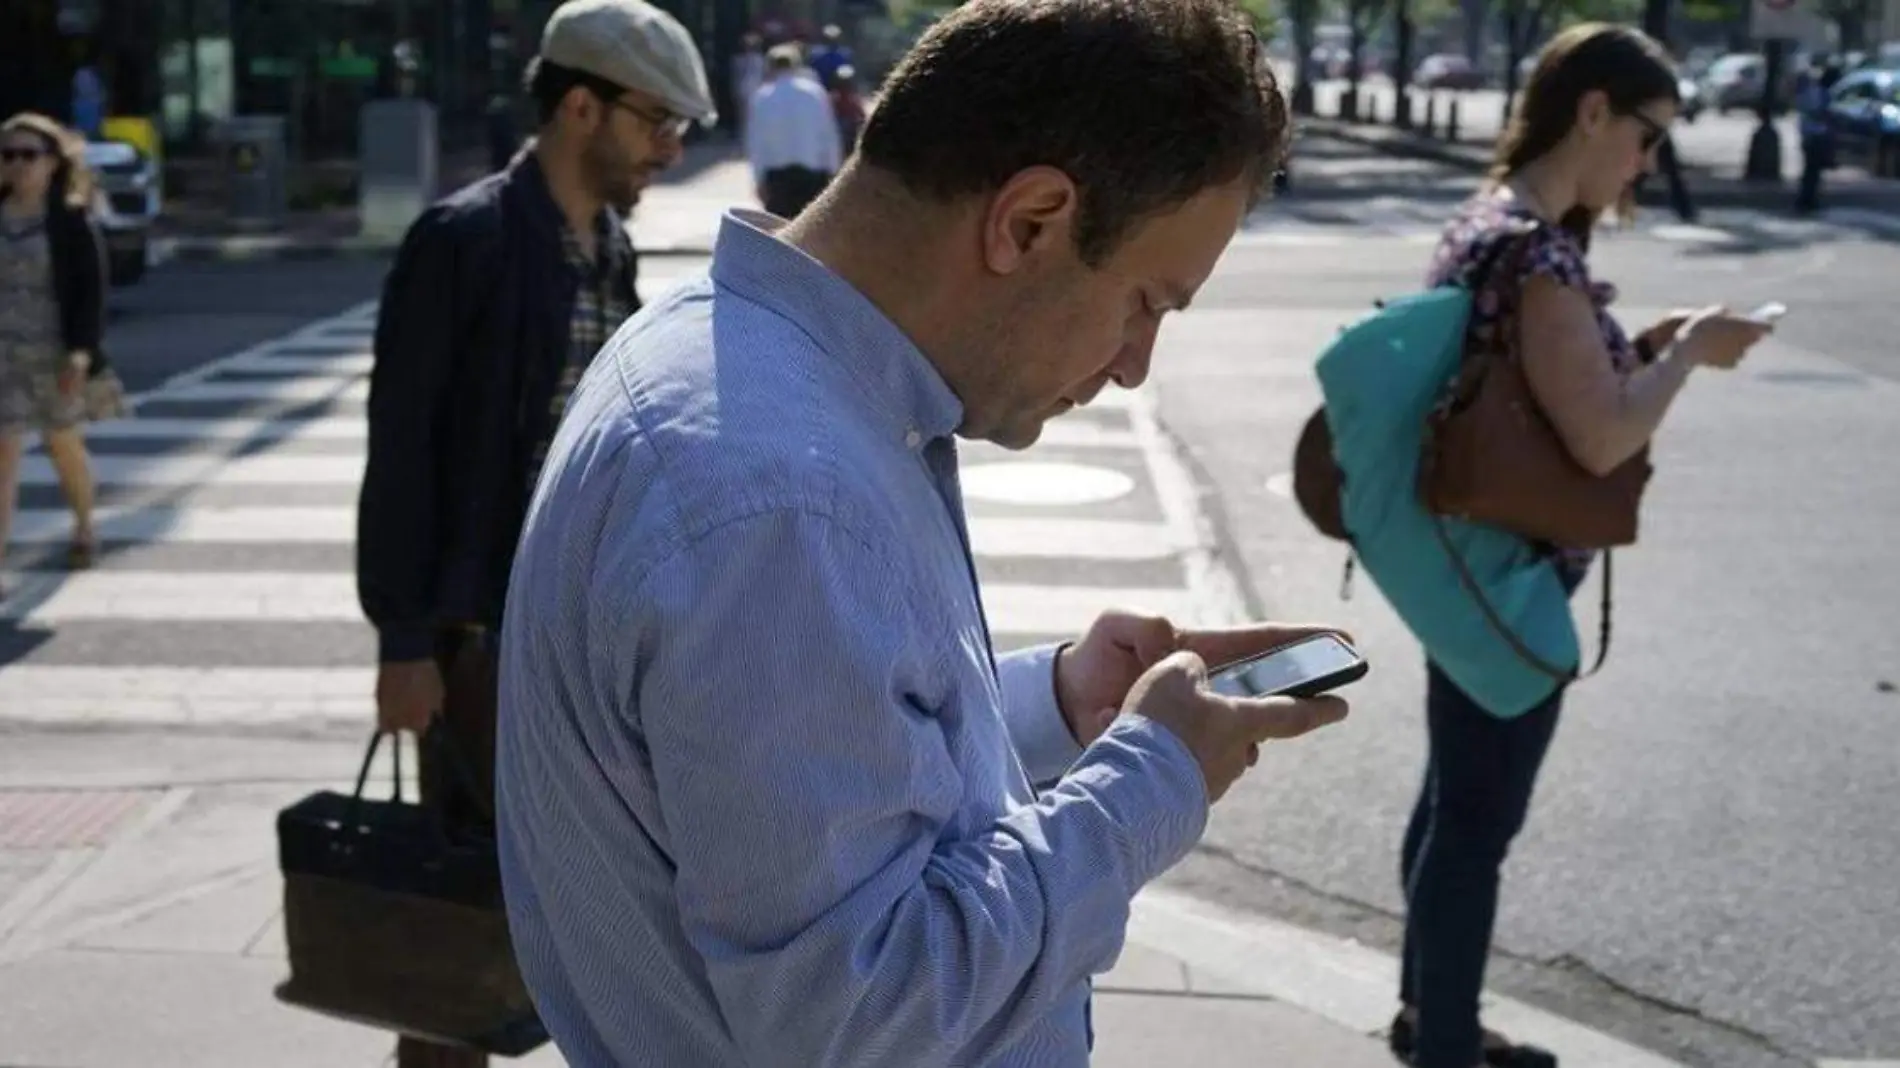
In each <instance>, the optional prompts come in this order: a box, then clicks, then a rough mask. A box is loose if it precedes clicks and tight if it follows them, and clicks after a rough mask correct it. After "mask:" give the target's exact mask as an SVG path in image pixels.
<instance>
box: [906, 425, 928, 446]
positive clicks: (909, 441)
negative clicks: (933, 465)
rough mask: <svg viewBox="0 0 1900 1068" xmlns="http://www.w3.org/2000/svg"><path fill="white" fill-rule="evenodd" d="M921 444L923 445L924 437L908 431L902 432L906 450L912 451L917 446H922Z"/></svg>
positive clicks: (913, 431)
mask: <svg viewBox="0 0 1900 1068" xmlns="http://www.w3.org/2000/svg"><path fill="white" fill-rule="evenodd" d="M923 443H924V436H923V435H922V434H919V433H918V432H917V431H915V430H908V431H905V432H904V446H905V447H906V448H911V449H914V448H916V447H917V446H919V445H922V444H923Z"/></svg>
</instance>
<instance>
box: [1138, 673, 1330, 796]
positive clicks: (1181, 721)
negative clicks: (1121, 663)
mask: <svg viewBox="0 0 1900 1068" xmlns="http://www.w3.org/2000/svg"><path fill="white" fill-rule="evenodd" d="M1122 707H1123V708H1124V709H1126V710H1127V711H1130V712H1139V713H1140V714H1142V715H1144V716H1146V717H1148V718H1149V719H1151V720H1154V721H1155V722H1156V723H1159V724H1161V725H1162V726H1164V727H1166V728H1168V729H1169V730H1171V731H1173V732H1174V734H1175V736H1176V737H1177V738H1180V739H1181V741H1182V743H1183V744H1184V745H1186V746H1187V747H1188V752H1190V753H1193V754H1194V759H1195V761H1196V762H1197V763H1199V764H1200V766H1201V777H1202V778H1203V779H1204V780H1206V782H1207V798H1208V800H1209V801H1210V802H1212V801H1218V800H1220V799H1221V797H1222V795H1224V794H1226V793H1227V789H1228V787H1230V786H1232V785H1233V784H1234V782H1235V781H1236V780H1238V779H1239V778H1240V776H1241V775H1242V774H1244V773H1245V772H1246V770H1247V769H1248V768H1249V767H1251V766H1253V762H1254V761H1255V760H1256V759H1258V757H1259V755H1260V749H1259V746H1260V743H1261V742H1267V741H1276V740H1284V739H1287V738H1297V737H1299V736H1300V735H1302V734H1305V733H1307V732H1309V731H1314V730H1318V729H1319V728H1321V727H1324V726H1326V725H1327V724H1329V723H1337V722H1339V721H1340V720H1342V719H1345V718H1346V711H1347V705H1346V702H1345V701H1344V700H1342V699H1340V698H1338V697H1334V696H1330V695H1329V696H1324V697H1313V698H1297V697H1254V698H1233V697H1224V696H1222V695H1220V694H1217V693H1214V692H1213V691H1211V690H1209V689H1207V665H1206V664H1205V663H1203V662H1202V661H1201V658H1200V657H1198V656H1196V655H1194V654H1193V653H1189V652H1179V653H1174V654H1172V655H1170V656H1168V657H1167V658H1166V659H1163V660H1162V661H1161V662H1160V663H1158V664H1156V665H1155V666H1154V667H1151V668H1149V669H1148V670H1147V672H1146V673H1144V674H1143V675H1142V676H1141V678H1140V679H1138V680H1136V682H1135V685H1134V687H1133V688H1132V689H1130V690H1129V691H1128V701H1127V703H1126V704H1124V705H1123V706H1122Z"/></svg>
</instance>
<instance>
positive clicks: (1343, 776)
mask: <svg viewBox="0 0 1900 1068" xmlns="http://www.w3.org/2000/svg"><path fill="white" fill-rule="evenodd" d="M1414 177H1416V176H1414ZM1306 179H1307V180H1308V181H1315V180H1318V181H1323V180H1324V175H1323V174H1322V175H1317V176H1316V175H1312V174H1308V175H1307V176H1306ZM1276 210H1278V211H1283V212H1284V213H1285V215H1286V216H1287V217H1289V218H1295V217H1297V216H1298V215H1299V214H1300V213H1301V211H1302V210H1303V208H1302V206H1301V205H1300V204H1298V203H1297V202H1290V203H1288V204H1286V205H1283V206H1282V207H1281V208H1278V209H1270V211H1269V219H1268V220H1267V221H1266V222H1264V223H1262V224H1261V225H1259V227H1258V230H1259V231H1260V232H1263V233H1265V232H1271V231H1272V228H1273V226H1274V223H1273V221H1272V219H1271V216H1272V214H1273V212H1274V211H1276ZM1337 229H1338V240H1336V241H1333V242H1330V243H1328V242H1322V241H1318V240H1308V241H1304V242H1302V243H1299V244H1297V245H1294V244H1288V245H1275V244H1272V243H1269V242H1267V241H1265V240H1259V241H1248V242H1243V243H1242V244H1240V245H1238V246H1237V247H1236V248H1235V249H1234V250H1232V251H1231V252H1230V253H1229V255H1228V256H1227V258H1226V259H1225V261H1224V262H1223V264H1222V267H1221V269H1220V271H1219V272H1218V274H1217V275H1216V277H1215V279H1214V280H1213V281H1212V282H1211V283H1210V284H1209V286H1208V287H1207V288H1206V290H1205V291H1204V293H1203V295H1202V296H1201V297H1200V298H1198V299H1197V300H1196V302H1195V309H1194V310H1193V311H1192V312H1190V313H1187V314H1185V315H1183V316H1181V317H1179V319H1178V321H1173V322H1170V323H1169V324H1168V325H1167V326H1166V327H1165V328H1164V330H1163V332H1162V335H1161V341H1160V352H1159V354H1158V356H1157V359H1156V375H1157V378H1158V389H1159V394H1160V399H1161V412H1162V418H1163V421H1164V423H1165V424H1166V426H1167V427H1168V428H1169V430H1170V431H1171V433H1173V434H1174V435H1175V436H1176V437H1177V438H1178V440H1179V441H1180V442H1181V443H1182V445H1183V446H1184V448H1185V449H1186V451H1187V452H1188V453H1189V454H1190V455H1191V456H1192V457H1193V459H1194V461H1195V464H1196V466H1197V467H1198V468H1199V472H1200V474H1201V477H1202V478H1203V479H1204V483H1205V485H1204V492H1205V494H1206V499H1207V502H1208V505H1209V507H1210V509H1211V510H1212V511H1213V513H1214V515H1215V517H1216V521H1217V524H1218V526H1219V528H1220V529H1221V531H1222V532H1223V535H1224V537H1225V539H1226V541H1227V551H1228V559H1229V561H1230V562H1231V563H1233V564H1235V565H1236V566H1237V567H1238V568H1239V569H1240V570H1241V572H1242V573H1243V575H1244V577H1245V581H1246V585H1247V586H1248V587H1249V588H1250V589H1251V590H1252V591H1253V592H1254V595H1255V598H1256V601H1255V607H1256V609H1257V610H1258V611H1260V612H1261V613H1263V614H1265V615H1268V616H1272V617H1282V618H1284V617H1297V618H1302V619H1306V618H1319V619H1324V620H1331V621H1338V622H1341V623H1344V624H1347V625H1349V626H1350V627H1351V628H1352V629H1353V630H1354V631H1355V633H1356V634H1357V635H1358V636H1359V637H1360V638H1361V639H1362V642H1363V644H1364V645H1365V646H1366V649H1367V652H1368V654H1369V657H1370V659H1371V660H1372V662H1373V664H1374V665H1375V667H1374V672H1373V674H1372V676H1371V677H1370V678H1369V679H1368V680H1367V681H1366V682H1364V683H1363V684H1361V685H1359V686H1357V687H1355V697H1356V710H1355V715H1354V717H1353V718H1352V720H1350V721H1349V722H1348V724H1346V725H1344V726H1343V727H1340V728H1336V729H1333V730H1331V731H1329V732H1327V733H1326V734H1324V735H1323V736H1320V737H1316V738H1314V739H1309V740H1305V741H1302V742H1300V743H1297V744H1295V745H1291V746H1287V747H1285V748H1284V749H1281V750H1279V751H1276V752H1272V753H1270V754H1269V755H1268V757H1267V758H1266V760H1265V762H1264V764H1263V767H1262V768H1261V769H1260V770H1259V771H1258V772H1256V773H1255V774H1254V775H1252V776H1250V777H1249V778H1248V779H1246V780H1245V781H1244V782H1243V783H1242V785H1241V786H1240V787H1239V788H1237V789H1236V790H1235V792H1234V793H1233V794H1232V795H1230V797H1229V799H1228V800H1227V801H1226V802H1225V803H1224V804H1223V805H1222V806H1221V807H1220V809H1219V810H1218V811H1217V814H1216V817H1215V819H1214V821H1213V824H1212V828H1211V831H1210V834H1209V836H1208V838H1207V842H1206V845H1205V846H1204V848H1203V849H1202V850H1201V851H1200V852H1199V853H1198V854H1197V855H1196V857H1195V858H1194V859H1193V860H1191V861H1190V862H1189V863H1188V864H1186V865H1184V866H1183V867H1182V868H1181V869H1179V870H1177V871H1176V872H1175V873H1174V874H1173V875H1171V876H1170V879H1171V881H1173V882H1175V883H1177V884H1178V885H1181V886H1185V887H1188V888H1191V889H1193V890H1195V891H1196V892H1199V893H1203V894H1207V895H1210V896H1213V897H1216V898H1219V899H1221V900H1223V901H1226V902H1228V903H1231V904H1237V905H1241V906H1245V907H1251V908H1258V909H1262V910H1266V911H1270V912H1274V913H1277V914H1280V915H1284V916H1289V917H1291V918H1294V919H1296V920H1299V921H1301V922H1305V923H1309V924H1314V925H1317V926H1321V927H1324V928H1327V929H1330V930H1334V931H1336V932H1339V933H1342V934H1347V935H1351V936H1354V937H1359V938H1362V939H1365V940H1367V941H1369V942H1373V943H1375V944H1381V945H1386V946H1391V945H1393V944H1394V942H1395V939H1396V936H1397V932H1398V926H1397V923H1396V921H1395V917H1396V916H1397V914H1398V909H1399V907H1400V900H1399V893H1398V884H1397V874H1396V859H1395V858H1396V853H1397V847H1398V842H1399V838H1400V836H1401V833H1402V830H1403V826H1404V820H1405V817H1406V816H1407V814H1408V812H1409V809H1410V806H1411V804H1412V800H1413V797H1414V795H1415V791H1416V789H1417V786H1418V779H1419V775H1420V772H1421V769H1422V763H1423V736H1422V716H1421V709H1420V704H1421V695H1422V681H1423V672H1422V665H1421V663H1420V654H1419V653H1418V650H1417V647H1416V644H1415V643H1414V642H1412V641H1411V639H1410V638H1409V636H1408V635H1407V634H1406V633H1405V632H1404V631H1403V630H1402V629H1401V628H1400V626H1399V625H1398V623H1397V621H1396V619H1395V618H1394V617H1393V616H1392V614H1391V612H1390V610H1389V609H1388V608H1387V607H1386V606H1385V605H1384V603H1383V602H1382V600H1381V598H1380V597H1379V595H1378V593H1377V590H1376V588H1375V587H1374V586H1373V585H1372V584H1371V583H1370V582H1368V581H1367V580H1366V579H1365V577H1364V575H1363V574H1362V575H1361V576H1360V577H1359V579H1358V581H1357V583H1356V585H1355V592H1354V596H1353V598H1352V600H1351V601H1349V602H1343V603H1342V602H1341V601H1340V599H1339V585H1340V577H1341V565H1342V563H1343V561H1344V553H1343V551H1342V550H1341V549H1340V548H1339V547H1338V546H1337V545H1335V544H1334V543H1331V542H1327V541H1325V540H1324V539H1322V538H1321V537H1319V536H1318V535H1317V534H1315V533H1313V532H1312V531H1311V530H1310V528H1309V527H1308V526H1307V525H1306V523H1305V521H1304V520H1303V518H1302V517H1301V516H1300V514H1299V512H1298V510H1297V508H1296V507H1295V506H1294V505H1293V503H1292V502H1291V501H1290V500H1289V499H1287V497H1286V496H1285V495H1284V494H1285V473H1286V471H1287V468H1288V465H1289V459H1290V454H1291V450H1292V445H1293V441H1294V438H1295V435H1296V433H1297V431H1298V429H1299V426H1300V425H1301V423H1302V421H1303V420H1304V419H1305V417H1306V416H1307V414H1308V413H1309V412H1310V410H1311V408H1312V406H1313V404H1314V403H1315V402H1316V400H1317V390H1316V387H1315V386H1314V384H1313V380H1312V375H1311V361H1312V359H1313V357H1314V356H1315V355H1316V354H1317V353H1318V352H1319V351H1320V349H1321V348H1322V347H1323V346H1324V344H1325V343H1326V341H1327V340H1328V339H1329V338H1330V337H1331V336H1332V335H1333V333H1334V332H1335V331H1336V329H1337V328H1338V327H1339V326H1340V325H1341V324H1343V323H1345V322H1348V321H1350V320H1351V319H1352V318H1354V317H1356V316H1357V315H1359V314H1362V313H1363V312H1364V311H1365V310H1366V309H1367V308H1368V306H1369V305H1370V303H1371V301H1373V300H1374V299H1375V298H1378V297H1381V296H1387V295H1392V294H1397V293H1402V292H1405V291H1407V290H1409V289H1411V288H1414V287H1416V286H1417V285H1418V282H1419V276H1420V274H1421V272H1422V270H1423V267H1424V265H1425V259H1426V256H1427V254H1428V252H1429V246H1428V245H1426V244H1424V243H1421V242H1420V241H1418V240H1416V238H1415V237H1413V238H1411V239H1408V238H1407V237H1405V236H1403V235H1399V234H1396V233H1392V232H1388V231H1387V230H1385V229H1382V228H1380V227H1376V226H1361V227H1358V228H1355V227H1353V226H1352V225H1350V224H1342V225H1341V226H1340V227H1338V228H1337ZM1596 266H1597V270H1598V272H1599V276H1600V277H1601V278H1603V279H1606V280H1610V281H1613V282H1614V283H1616V284H1617V285H1618V286H1619V288H1620V291H1621V293H1622V297H1621V299H1620V301H1619V302H1618V304H1617V305H1616V307H1617V310H1618V312H1619V313H1620V314H1621V315H1623V316H1624V317H1625V318H1626V319H1627V320H1628V321H1630V322H1632V323H1647V322H1649V321H1652V320H1653V319H1654V318H1656V317H1657V316H1658V315H1659V314H1661V313H1662V312H1663V311H1664V310H1666V309H1668V308H1670V307H1672V306H1688V305H1696V304H1699V303H1702V302H1705V301H1715V300H1726V301H1729V302H1731V303H1732V304H1735V305H1737V306H1753V305H1754V304H1755V303H1758V302H1760V301H1763V300H1768V299H1776V300H1781V301H1783V302H1785V303H1787V304H1788V305H1789V306H1790V308H1791V309H1792V310H1791V311H1790V313H1789V315H1788V317H1787V319H1786V320H1784V325H1783V326H1782V328H1781V329H1780V330H1779V331H1778V333H1777V335H1776V336H1775V337H1774V338H1773V339H1772V340H1770V341H1769V342H1767V343H1765V344H1764V345H1763V346H1762V347H1761V348H1760V349H1759V350H1758V352H1757V353H1756V354H1755V355H1754V356H1752V357H1751V359H1750V360H1749V361H1748V362H1747V363H1746V364H1745V365H1744V367H1743V368H1742V369H1741V370H1739V371H1737V372H1735V373H1731V374H1726V375H1724V374H1717V373H1704V374H1699V375H1698V376H1697V378H1696V380H1695V381H1694V382H1693V383H1692V387H1691V389H1690V390H1689V391H1688V393H1687V394H1686V395H1685V396H1684V397H1683V399H1682V400H1681V401H1680V402H1679V405H1678V407H1677V409H1676V410H1675V412H1674V413H1673V415H1672V418H1671V420H1670V422H1669V424H1668V426H1667V427H1666V429H1665V432H1664V433H1663V435H1662V436H1661V438H1660V440H1659V442H1658V446H1657V451H1658V456H1657V463H1658V467H1659V475H1658V477H1657V480H1656V482H1655V484H1654V486H1653V489H1652V491H1651V496H1650V498H1649V503H1648V507H1647V511H1646V514H1645V527H1644V534H1643V543H1642V545H1641V546H1640V547H1638V548H1636V549H1634V550H1632V551H1628V552H1626V553H1623V554H1621V555H1620V556H1619V557H1618V561H1617V577H1618V584H1617V598H1616V606H1617V607H1616V638H1615V650H1614V652H1613V653H1612V655H1611V658H1610V662H1609V666H1608V667H1607V669H1606V671H1605V672H1604V674H1603V675H1602V676H1600V677H1598V678H1596V679H1592V680H1589V681H1587V682H1585V683H1583V684H1581V685H1580V686H1579V687H1578V688H1577V689H1576V690H1575V691H1574V692H1573V695H1572V699H1571V701H1570V702H1569V707H1568V708H1567V711H1566V716H1565V720H1564V723H1563V726H1562V727H1561V729H1560V731H1559V735H1558V738H1557V740H1556V743H1555V746H1554V748H1553V751H1552V754H1551V757H1550V762H1549V765H1548V768H1547V772H1546V774H1545V776H1544V780H1543V783H1542V786H1541V788H1540V794H1539V796H1538V800H1537V804H1536V808H1535V811H1534V813H1533V815H1532V818H1531V824H1530V827H1529V828H1528V830H1527V831H1526V833H1525V834H1524V836H1523V837H1522V838H1521V839H1520V840H1519V842H1518V846H1517V849H1516V851H1515V854H1514V857H1513V859H1512V861H1511V862H1510V866H1509V870H1508V876H1507V880H1508V881H1507V886H1506V890H1505V898H1504V910H1503V915H1502V917H1501V923H1500V927H1499V931H1498V941H1499V944H1500V945H1501V947H1502V948H1503V952H1502V953H1501V955H1500V959H1498V960H1497V961H1496V962H1495V963H1494V966H1493V969H1492V972H1491V976H1490V978H1491V981H1492V983H1493V985H1494V986H1497V987H1500V988H1502V989H1504V990H1506V991H1508V992H1511V993H1515V994H1518V995H1520V996H1523V997H1525V998H1526V999H1528V1000H1532V1001H1536V1002H1538V1003H1541V1004H1543V1005H1545V1006H1547V1007H1550V1008H1554V1009H1556V1010H1558V1011H1561V1012H1564V1013H1566V1014H1568V1015H1572V1016H1575V1017H1578V1018H1580V1019H1583V1020H1586V1021H1588V1022H1591V1023H1594V1024H1597V1025H1599V1026H1602V1027H1605V1028H1606V1029H1609V1030H1612V1031H1615V1032H1617V1033H1620V1034H1623V1035H1625V1036H1626V1037H1629V1038H1631V1039H1633V1040H1636V1041H1639V1042H1641V1043H1642V1044H1644V1045H1647V1046H1649V1047H1651V1048H1655V1049H1658V1050H1660V1051H1663V1052H1667V1053H1672V1054H1675V1055H1677V1056H1678V1057H1680V1058H1681V1059H1682V1060H1684V1061H1685V1062H1687V1063H1692V1064H1707V1065H1721V1066H1723V1068H1753V1066H1758V1065H1759V1066H1777V1068H1780V1066H1791V1065H1795V1064H1803V1065H1805V1064H1809V1063H1812V1059H1813V1058H1816V1057H1823V1056H1826V1057H1839V1058H1873V1057H1880V1056H1885V1057H1900V999H1896V998H1895V996H1894V991H1896V990H1900V937H1897V936H1900V836H1897V835H1896V834H1895V830H1894V828H1895V827H1896V826H1897V825H1900V790H1896V785H1900V784H1897V781H1896V780H1897V779H1900V774H1897V773H1896V761H1895V754H1896V753H1900V694H1896V692H1895V690H1894V686H1895V684H1896V683H1900V627H1897V626H1896V624H1900V608H1897V607H1896V606H1900V572H1896V570H1895V569H1894V568H1892V567H1891V566H1889V564H1888V556H1889V555H1890V553H1891V538H1890V537H1889V535H1888V534H1887V533H1885V532H1886V531H1889V530H1891V529H1894V528H1893V527H1892V526H1890V524H1893V523H1895V522H1896V520H1900V463H1896V462H1895V461H1894V459H1893V457H1894V456H1895V455H1896V454H1900V422H1896V420H1895V419H1894V412H1895V410H1896V402H1900V383H1897V382H1896V379H1900V350H1897V349H1896V348H1895V346H1894V343H1893V336H1894V332H1895V329H1896V328H1897V327H1900V318H1896V317H1895V314H1894V311H1893V282H1892V280H1893V279H1894V278H1895V277H1900V244H1895V243H1894V242H1893V240H1892V238H1891V237H1887V238H1882V237H1878V236H1869V235H1864V234H1859V233H1856V232H1854V231H1853V230H1852V229H1849V228H1843V227H1824V226H1813V227H1808V226H1805V225H1803V224H1799V223H1795V222H1792V221H1789V220H1781V219H1776V218H1772V217H1768V216H1761V217H1753V218H1752V221H1750V218H1741V217H1736V218H1731V220H1730V225H1728V226H1727V227H1726V228H1723V229H1710V230H1702V229H1694V228H1690V229H1683V228H1673V229H1672V228H1669V227H1662V228H1660V229H1652V230H1646V231H1640V232H1636V233H1631V234H1622V235H1615V236H1612V237H1608V238H1606V239H1605V240H1604V241H1603V242H1602V244H1601V247H1600V250H1599V252H1598V253H1597V256H1596ZM1594 591H1595V587H1594V585H1592V586H1589V587H1587V588H1586V592H1585V594H1584V595H1583V596H1580V597H1579V598H1578V604H1579V608H1580V612H1581V615H1582V617H1583V618H1584V620H1585V623H1586V627H1585V629H1586V632H1589V633H1593V632H1594V629H1595V628H1594V627H1593V626H1590V625H1589V624H1590V622H1591V621H1592V620H1593V619H1594V613H1595V592H1594Z"/></svg>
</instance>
